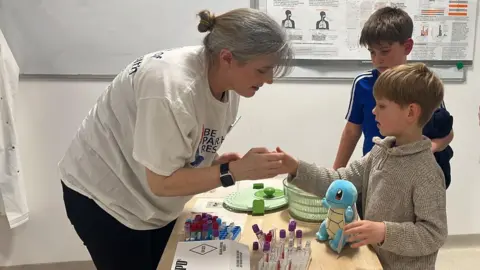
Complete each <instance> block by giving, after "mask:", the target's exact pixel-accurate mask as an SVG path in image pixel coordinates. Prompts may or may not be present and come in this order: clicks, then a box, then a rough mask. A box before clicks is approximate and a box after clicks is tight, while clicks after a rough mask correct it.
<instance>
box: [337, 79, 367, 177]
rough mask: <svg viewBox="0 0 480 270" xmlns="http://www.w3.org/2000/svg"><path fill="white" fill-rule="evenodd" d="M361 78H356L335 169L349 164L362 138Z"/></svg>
mask: <svg viewBox="0 0 480 270" xmlns="http://www.w3.org/2000/svg"><path fill="white" fill-rule="evenodd" d="M360 76H361V75H360ZM360 76H358V77H357V78H355V80H354V82H353V85H352V91H351V94H350V104H349V106H348V112H347V115H346V117H345V119H346V120H347V123H346V124H345V127H344V128H343V132H342V137H341V139H340V144H339V145H338V150H337V155H336V157H335V162H334V163H333V169H338V168H342V167H345V166H347V163H348V161H349V160H350V158H351V157H352V154H353V151H354V150H355V147H356V146H357V143H358V140H359V139H360V136H362V123H363V105H362V102H361V95H362V88H361V87H360V86H359V81H360V80H361V77H360Z"/></svg>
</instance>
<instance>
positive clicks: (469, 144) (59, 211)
mask: <svg viewBox="0 0 480 270" xmlns="http://www.w3.org/2000/svg"><path fill="white" fill-rule="evenodd" d="M477 32H480V31H477ZM476 44H480V34H478V33H477V42H476ZM479 55H480V54H479V53H477V56H476V60H475V63H474V65H476V67H477V70H476V76H474V71H473V70H470V71H469V72H468V82H467V83H465V84H448V85H447V93H446V99H445V100H446V103H447V107H448V109H449V110H450V112H451V113H452V114H453V115H454V117H455V123H454V130H455V139H454V141H453V143H452V146H453V148H454V151H455V156H454V158H453V160H452V185H451V187H450V188H449V189H448V198H447V199H448V217H449V231H450V234H451V235H456V234H480V216H479V215H478V214H477V212H478V211H477V209H476V208H475V205H476V204H478V201H477V200H476V199H475V198H476V196H477V190H479V189H480V181H479V177H478V175H480V164H479V162H480V146H479V144H478V141H477V139H478V138H479V127H478V120H477V108H478V105H479V104H480V92H479V90H480V89H479V85H480V76H479V75H478V74H480V71H479V69H480V56H479ZM106 85H107V82H85V81H82V82H62V81H21V83H20V93H19V95H18V98H17V126H18V133H19V142H20V144H21V145H20V147H19V149H20V153H21V155H22V162H23V175H24V177H25V181H26V188H27V193H28V203H29V207H30V210H31V212H30V221H28V222H27V223H26V224H24V225H22V226H21V227H19V228H16V229H14V230H9V229H7V228H8V226H7V223H6V221H5V220H4V219H3V218H0V266H4V265H17V264H28V263H44V262H57V261H72V260H88V259H89V256H88V253H87V252H86V250H85V248H84V247H83V245H82V243H81V242H80V240H79V239H78V237H77V236H76V234H75V232H74V230H73V228H72V227H71V226H70V223H69V221H68V219H67V218H66V216H65V213H64V207H63V201H62V197H61V196H62V193H61V186H60V182H59V178H58V175H57V171H56V165H57V162H58V160H59V159H60V158H61V156H62V154H63V152H64V150H65V149H66V147H67V145H68V144H69V142H70V139H71V137H72V136H73V134H74V132H75V131H76V129H77V127H78V125H79V124H80V122H81V121H82V119H83V117H84V116H85V114H86V113H87V111H88V110H89V109H90V107H91V106H92V105H93V104H94V102H95V100H96V98H97V97H98V95H100V93H101V92H102V91H103V89H104V87H105V86H106ZM349 92H350V85H349V83H276V84H274V85H272V86H266V87H264V88H262V89H261V91H260V92H259V93H258V94H257V95H256V96H255V97H254V98H252V99H249V100H243V103H242V105H241V109H240V110H241V112H240V113H241V115H242V119H241V121H240V122H239V123H238V125H237V126H236V127H235V129H234V130H233V131H232V133H231V135H230V136H229V138H228V139H227V140H226V141H225V143H224V147H223V148H222V151H239V152H242V153H244V152H246V151H248V149H250V148H251V147H256V146H267V147H271V148H272V149H273V148H274V147H275V146H277V145H279V146H281V147H283V148H284V149H285V150H286V151H289V152H291V153H292V154H295V155H297V156H299V157H301V158H302V159H305V160H309V161H312V162H316V163H317V164H319V165H324V166H331V165H332V164H333V159H334V157H335V153H336V148H337V145H338V142H339V136H340V134H341V131H342V128H343V125H344V120H343V117H344V115H345V111H346V109H347V103H348V99H349ZM300 103H302V104H300ZM468 130H470V131H468ZM355 155H356V157H359V156H360V144H359V147H358V149H357V152H356V154H355Z"/></svg>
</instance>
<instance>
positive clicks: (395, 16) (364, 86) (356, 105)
mask: <svg viewBox="0 0 480 270" xmlns="http://www.w3.org/2000/svg"><path fill="white" fill-rule="evenodd" d="M412 32H413V22H412V19H411V18H410V16H409V15H408V14H407V13H406V12H405V11H403V10H402V9H399V8H392V7H384V8H381V9H379V10H377V11H376V12H374V13H373V14H372V15H371V16H370V18H369V19H368V20H367V21H366V22H365V24H364V26H363V29H362V32H361V35H360V44H361V45H362V46H365V47H367V48H368V50H369V51H370V55H371V59H372V63H373V65H374V67H375V69H373V70H371V71H369V72H366V73H364V74H360V75H359V76H357V77H356V78H355V80H354V82H353V86H352V93H351V97H350V105H349V108H348V113H347V115H346V120H347V123H346V125H345V128H344V129H343V133H342V137H341V140H340V145H339V147H338V150H337V156H336V158H335V162H334V165H333V168H334V169H337V168H340V167H344V166H346V165H347V163H348V161H349V160H350V157H351V156H352V153H353V151H354V149H355V147H356V145H357V143H358V140H359V138H360V136H361V134H362V133H363V135H364V142H363V155H365V154H367V153H368V152H370V150H371V149H372V147H373V142H372V139H373V138H374V137H376V136H379V137H382V136H381V134H380V132H379V130H378V127H377V123H376V122H375V116H374V115H373V114H372V109H373V108H374V107H375V99H374V98H373V94H372V92H373V85H374V84H375V82H376V80H377V79H378V76H379V74H381V73H382V72H384V71H385V70H386V69H388V68H392V67H394V66H397V65H401V64H405V63H406V62H407V55H409V54H410V52H411V51H412V47H413V40H412ZM452 121H453V118H452V117H451V115H450V114H449V113H448V111H447V110H446V109H445V105H444V104H443V101H442V104H441V106H440V108H439V109H438V110H436V111H435V113H434V115H433V117H432V119H431V120H430V121H429V123H428V124H426V125H425V128H424V131H423V134H424V135H425V136H427V137H429V138H430V139H431V140H432V147H431V148H432V151H433V152H434V155H435V158H436V160H437V163H438V164H439V165H440V167H441V168H442V170H443V172H444V175H445V181H446V187H447V188H448V186H449V185H450V178H451V177H450V163H449V162H450V159H451V158H452V156H453V151H452V148H451V147H450V146H449V144H450V142H451V141H452V139H453V131H452V124H453V123H452ZM358 197H359V200H358V202H357V207H358V209H359V211H360V212H361V209H362V204H361V201H362V199H361V197H362V194H361V193H360V194H359V196H358Z"/></svg>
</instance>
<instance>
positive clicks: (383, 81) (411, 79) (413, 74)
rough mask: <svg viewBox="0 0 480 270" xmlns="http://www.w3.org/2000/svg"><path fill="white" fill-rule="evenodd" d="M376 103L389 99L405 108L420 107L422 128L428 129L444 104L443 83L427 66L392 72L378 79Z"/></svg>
mask: <svg viewBox="0 0 480 270" xmlns="http://www.w3.org/2000/svg"><path fill="white" fill-rule="evenodd" d="M373 95H374V97H375V99H386V100H389V101H392V102H395V103H397V104H398V105H400V106H402V107H404V106H408V105H410V104H413V103H414V104H418V105H419V106H420V108H421V114H420V117H419V119H418V124H419V125H420V126H422V127H423V126H424V125H425V124H426V123H427V122H428V121H429V120H430V118H431V117H432V114H433V112H434V111H435V110H436V109H437V108H438V107H439V106H440V104H441V102H442V101H443V95H444V89H443V83H442V81H441V80H440V79H439V78H438V77H437V76H436V75H435V74H434V73H433V72H432V71H431V70H430V69H429V68H428V67H427V66H426V65H425V64H423V63H415V64H404V65H399V66H396V67H393V68H390V69H388V70H386V71H384V72H382V74H381V75H380V76H379V77H378V79H377V81H376V82H375V85H374V87H373Z"/></svg>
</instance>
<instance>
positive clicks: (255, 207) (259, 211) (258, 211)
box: [252, 200, 265, 216]
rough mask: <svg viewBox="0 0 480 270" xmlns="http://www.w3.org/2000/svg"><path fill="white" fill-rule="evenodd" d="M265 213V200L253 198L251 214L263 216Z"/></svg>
mask: <svg viewBox="0 0 480 270" xmlns="http://www.w3.org/2000/svg"><path fill="white" fill-rule="evenodd" d="M264 214H265V201H264V200H253V203H252V216H263V215H264Z"/></svg>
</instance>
